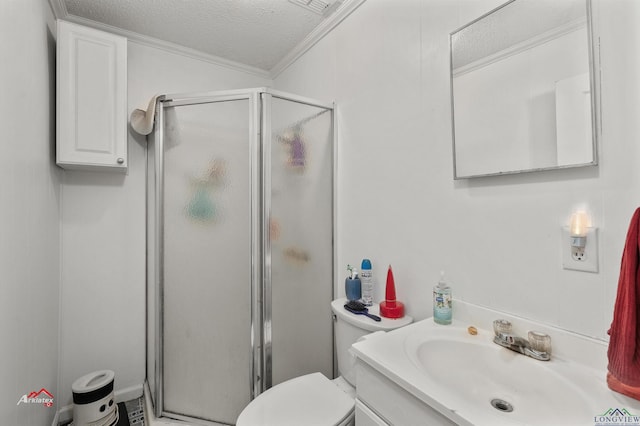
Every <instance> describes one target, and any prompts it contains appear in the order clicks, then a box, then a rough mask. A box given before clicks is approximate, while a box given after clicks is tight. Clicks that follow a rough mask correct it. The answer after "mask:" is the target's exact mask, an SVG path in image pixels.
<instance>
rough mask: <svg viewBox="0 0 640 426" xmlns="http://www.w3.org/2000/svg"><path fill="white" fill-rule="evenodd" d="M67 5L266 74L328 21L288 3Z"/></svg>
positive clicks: (154, 0) (183, 0)
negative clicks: (315, 29) (251, 67)
mask: <svg viewBox="0 0 640 426" xmlns="http://www.w3.org/2000/svg"><path fill="white" fill-rule="evenodd" d="M63 1H64V4H65V6H66V9H67V12H68V14H69V15H74V16H78V17H81V18H85V19H90V20H92V21H97V22H99V23H103V24H107V25H110V26H113V27H118V28H122V29H124V30H128V31H132V32H135V33H138V34H142V35H144V36H149V37H153V38H156V39H160V40H163V41H168V42H171V43H175V44H178V45H181V46H185V47H189V48H192V49H196V50H199V51H201V52H204V53H208V54H211V55H214V56H218V57H221V58H224V59H227V60H231V61H235V62H239V63H241V64H245V65H250V66H253V67H256V68H260V69H263V70H265V71H268V70H271V69H272V68H273V66H274V65H276V64H277V63H278V62H279V61H280V60H281V59H282V58H283V57H284V56H285V55H286V54H287V53H289V52H290V51H291V50H292V49H293V48H294V47H296V46H297V45H298V43H300V42H301V41H302V40H303V39H304V38H305V37H306V36H307V35H308V34H309V33H310V32H311V31H313V29H314V28H315V27H317V26H318V25H319V24H320V23H321V22H322V21H323V19H324V18H323V16H321V15H318V14H316V13H314V12H312V11H308V10H306V9H304V8H302V7H300V6H297V5H295V4H292V3H290V2H289V1H288V0H63ZM325 1H326V2H327V3H333V1H334V0H325Z"/></svg>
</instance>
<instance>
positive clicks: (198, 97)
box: [147, 87, 337, 420]
mask: <svg viewBox="0 0 640 426" xmlns="http://www.w3.org/2000/svg"><path fill="white" fill-rule="evenodd" d="M272 98H279V99H284V100H288V101H292V102H297V103H301V104H305V105H309V106H314V107H319V108H325V109H327V110H329V111H330V114H331V126H332V129H331V135H332V137H333V147H332V154H333V158H332V160H333V164H332V177H331V179H332V190H333V196H332V216H333V217H332V223H333V235H332V241H333V246H334V249H333V262H332V263H333V270H332V271H331V276H332V277H333V278H334V282H335V279H336V271H335V264H336V261H337V250H336V249H335V242H336V241H337V220H336V199H337V183H336V178H335V177H336V173H337V126H336V108H335V104H334V103H323V102H319V101H316V100H314V99H310V98H306V97H302V96H297V95H292V94H289V93H285V92H281V91H277V90H272V89H269V88H264V87H261V88H252V89H242V90H226V91H214V92H205V93H182V94H168V95H163V96H159V97H158V99H157V106H156V122H155V126H154V131H153V133H152V135H150V136H151V137H150V140H152V141H153V143H154V144H155V147H154V149H155V162H154V167H155V170H154V171H153V172H154V176H155V188H154V192H155V199H154V209H155V212H153V213H154V215H155V223H154V229H153V230H152V231H149V232H153V233H154V252H155V256H154V257H153V259H147V262H148V263H149V262H154V264H153V270H154V274H155V280H154V282H153V283H150V282H147V285H148V286H151V285H153V286H154V305H155V306H154V316H155V324H154V337H155V342H154V352H155V357H154V362H155V365H154V366H153V371H154V379H155V386H154V388H155V389H154V392H155V394H154V398H153V402H154V414H155V416H156V417H163V416H165V417H171V418H175V419H179V420H189V419H190V418H189V417H185V416H182V415H179V414H175V413H172V412H166V411H165V410H164V371H163V368H164V359H163V355H164V340H163V336H164V136H165V135H164V128H163V127H164V114H165V109H166V108H172V107H179V106H184V105H196V104H205V103H217V102H226V101H236V100H248V101H249V105H250V107H249V117H248V119H249V144H250V158H249V167H250V170H249V173H250V176H251V177H250V181H251V228H252V229H251V246H252V249H251V271H252V272H251V277H252V278H251V330H250V340H251V350H252V356H251V365H249V366H248V368H249V369H250V377H251V378H252V382H251V383H249V384H248V385H249V387H250V393H251V399H253V398H255V397H257V396H258V395H259V394H260V393H262V392H263V391H264V390H266V389H268V388H269V387H271V379H272V377H271V376H272V371H271V356H272V352H271V350H272V346H271V345H272V341H271V319H272V312H271V241H270V235H269V221H270V220H271V201H270V197H268V196H265V195H264V194H270V191H271V170H270V167H269V166H270V164H271V163H270V162H271V153H270V149H269V148H270V147H271V143H272V140H271V139H272V136H271V131H272V129H271V123H270V119H271V100H272ZM148 174H149V171H147V176H148ZM332 294H335V289H334V288H332ZM328 302H330V301H328ZM148 332H149V326H147V333H148ZM147 350H149V348H148V346H147ZM147 371H149V370H148V368H147ZM334 371H335V362H334Z"/></svg>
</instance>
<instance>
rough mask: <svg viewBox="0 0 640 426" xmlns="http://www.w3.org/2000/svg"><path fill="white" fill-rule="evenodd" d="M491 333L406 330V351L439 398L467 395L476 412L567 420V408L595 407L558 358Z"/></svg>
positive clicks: (522, 420)
mask: <svg viewBox="0 0 640 426" xmlns="http://www.w3.org/2000/svg"><path fill="white" fill-rule="evenodd" d="M488 334H489V333H486V332H481V333H479V334H478V335H475V336H473V335H470V334H468V333H467V332H466V329H464V328H461V327H458V328H450V329H436V330H433V331H432V332H431V333H429V334H420V335H418V334H412V335H409V336H407V339H406V340H405V351H406V355H407V356H408V358H409V359H410V360H411V361H412V362H413V363H414V364H415V366H416V367H418V369H419V370H420V371H421V372H423V373H424V374H425V375H426V376H427V379H428V380H429V381H430V382H431V383H432V384H433V386H434V387H438V388H439V394H440V395H441V397H440V398H441V400H443V399H444V400H449V401H451V402H452V403H453V402H454V401H456V400H460V399H463V400H464V401H465V405H466V407H465V408H467V409H470V410H472V411H474V412H477V413H478V414H481V413H482V412H485V413H484V414H491V415H495V414H497V415H499V416H501V417H502V418H503V419H504V420H506V421H508V422H509V423H513V424H531V423H536V424H548V425H551V424H563V423H564V422H565V421H566V419H567V413H568V412H573V413H590V412H591V403H590V401H589V397H588V396H587V395H586V394H584V393H583V391H582V390H581V389H580V388H578V387H577V386H576V385H575V384H573V383H572V382H571V381H570V380H569V378H568V377H567V376H566V375H564V373H565V372H563V371H558V370H562V369H558V368H554V367H557V364H558V362H556V360H552V361H538V360H534V359H532V358H529V357H527V356H524V355H522V354H518V353H516V352H513V351H510V350H508V349H506V348H503V347H501V346H498V345H496V344H495V343H493V342H492V341H491V336H490V335H488ZM564 367H565V368H566V367H567V366H566V365H564ZM492 402H493V404H492ZM483 417H484V415H483ZM533 419H535V420H534V421H533V422H532V420H533Z"/></svg>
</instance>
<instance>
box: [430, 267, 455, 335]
mask: <svg viewBox="0 0 640 426" xmlns="http://www.w3.org/2000/svg"><path fill="white" fill-rule="evenodd" d="M452 317H453V309H452V306H451V287H449V286H448V285H447V283H446V282H445V280H444V271H440V281H438V285H437V286H435V287H434V288H433V320H434V321H435V322H436V323H438V324H443V325H447V324H451V320H452Z"/></svg>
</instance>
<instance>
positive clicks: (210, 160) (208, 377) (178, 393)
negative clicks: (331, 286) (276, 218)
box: [162, 97, 259, 424]
mask: <svg viewBox="0 0 640 426" xmlns="http://www.w3.org/2000/svg"><path fill="white" fill-rule="evenodd" d="M200 102H202V101H200ZM253 105H254V100H253V99H252V98H251V97H245V98H243V99H228V98H226V99H225V98H223V99H222V100H221V101H217V100H215V101H207V102H206V103H196V104H186V103H183V104H175V105H172V104H171V102H169V103H168V104H166V105H165V107H164V108H165V119H164V128H163V131H164V191H163V224H164V231H163V232H164V238H163V257H164V259H163V260H164V262H163V265H164V266H163V267H164V270H163V273H162V275H163V286H162V288H163V290H162V291H163V295H162V297H163V317H162V322H163V327H162V328H163V350H162V365H163V386H162V389H163V412H164V413H165V414H166V415H171V416H173V417H177V418H180V416H186V417H195V418H200V419H204V420H209V421H215V422H219V423H225V424H233V423H235V421H236V418H237V416H238V415H239V413H240V412H241V411H242V409H243V408H244V407H245V406H246V405H247V404H248V403H249V401H250V400H251V398H252V392H253V387H252V383H253V377H252V376H253V374H254V361H255V359H254V357H255V353H254V350H255V348H253V341H254V340H253V339H254V329H253V315H254V314H253V313H254V309H255V302H254V300H255V294H254V293H255V290H254V288H255V285H256V284H255V280H256V275H255V274H256V272H255V270H256V267H255V266H254V259H255V258H256V257H257V253H256V252H255V246H258V245H259V244H254V240H255V239H256V235H257V230H256V208H257V207H256V203H255V202H254V201H252V199H255V198H254V197H255V191H256V190H257V188H256V186H257V185H256V182H255V179H256V173H255V172H252V170H254V169H256V167H255V165H256V164H255V162H256V155H257V154H256V152H257V148H256V145H257V141H256V138H257V136H254V135H255V132H254V131H253V125H252V120H253V118H254V116H255V112H254V108H255V107H254V106H253Z"/></svg>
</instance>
